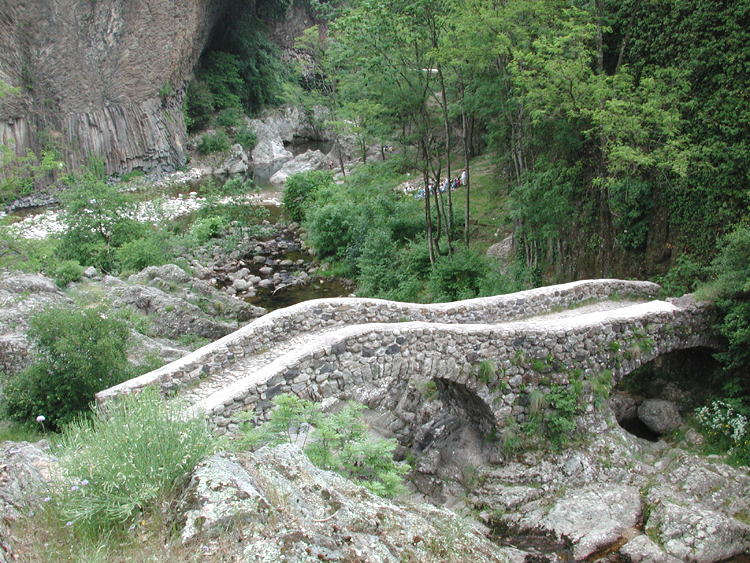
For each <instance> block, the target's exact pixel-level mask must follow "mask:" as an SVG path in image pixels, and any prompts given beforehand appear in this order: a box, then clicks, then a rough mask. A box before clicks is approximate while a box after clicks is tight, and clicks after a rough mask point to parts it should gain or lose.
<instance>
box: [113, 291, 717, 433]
mask: <svg viewBox="0 0 750 563" xmlns="http://www.w3.org/2000/svg"><path fill="white" fill-rule="evenodd" d="M614 288H617V289H616V290H615V289H614ZM654 288H656V289H658V286H654V285H653V284H645V283H644V282H622V281H619V280H597V281H589V282H576V283H575V284H565V285H564V286H552V287H549V288H540V290H533V291H532V292H522V293H519V294H513V295H509V296H499V297H495V298H486V299H478V300H469V301H465V302H458V303H451V304H442V305H433V306H426V305H413V304H404V303H393V302H387V301H380V300H357V299H346V300H341V299H340V300H320V301H317V302H312V303H311V302H308V303H306V304H302V306H295V307H290V308H289V309H290V310H286V311H281V312H280V313H277V314H276V315H274V314H273V313H272V314H270V315H268V316H266V317H263V318H261V319H259V320H258V321H256V322H255V323H253V324H252V325H248V327H245V328H244V329H241V330H240V331H238V333H235V335H230V336H229V337H225V338H224V339H222V340H220V341H218V342H217V343H214V344H213V345H210V350H208V351H207V350H201V351H198V352H196V353H194V354H191V355H190V356H189V357H187V358H185V359H183V360H180V361H178V362H175V363H174V364H173V365H170V366H165V368H162V369H161V370H157V371H156V372H152V373H151V374H147V375H146V376H143V377H142V378H139V379H136V380H133V381H131V382H128V383H127V384H125V385H123V386H120V387H119V388H113V389H112V390H108V391H107V392H104V393H102V394H100V395H99V397H98V398H99V399H100V400H102V401H104V400H106V399H107V398H108V397H111V396H112V395H114V394H116V393H118V392H123V391H128V390H132V389H138V388H139V387H142V386H143V385H146V384H149V383H155V382H156V383H159V384H161V386H162V388H163V389H164V390H170V389H174V388H175V387H177V388H179V387H180V386H181V385H184V382H185V381H196V382H198V383H199V384H200V383H201V381H202V378H204V377H210V376H212V375H213V373H214V372H219V373H221V372H222V371H227V370H228V369H229V368H228V367H223V366H227V365H229V364H232V363H233V362H235V361H236V358H237V357H238V356H240V355H241V354H247V352H245V351H244V350H243V348H242V346H244V344H245V343H247V342H249V344H248V346H249V347H250V349H253V350H257V348H258V347H263V346H273V340H272V337H273V335H282V334H284V333H290V332H294V331H295V330H297V329H299V327H300V326H301V327H304V326H306V325H305V323H308V324H307V326H309V323H310V322H313V321H319V322H329V321H330V322H333V323H340V324H341V325H343V326H342V328H340V329H337V330H331V331H328V332H323V333H319V334H316V335H315V338H313V339H311V340H308V341H306V342H305V343H304V344H302V345H299V346H297V347H294V348H291V349H290V350H288V351H286V353H284V354H282V355H280V356H279V357H277V358H276V359H274V360H273V361H271V362H270V363H268V364H267V365H265V366H263V367H261V368H260V369H255V370H252V371H251V372H248V373H242V374H241V375H240V376H239V377H235V378H234V379H233V380H232V381H231V382H229V383H227V384H226V385H222V386H221V388H220V389H219V390H217V391H215V392H213V393H211V394H210V395H208V396H203V397H200V398H199V400H198V401H197V402H196V406H197V407H200V408H201V409H203V410H204V411H205V412H206V413H207V414H208V416H209V417H210V418H211V420H213V421H214V422H215V423H216V425H217V426H218V427H219V428H221V429H226V430H228V431H230V432H231V431H232V430H233V428H234V426H233V425H234V424H235V422H234V421H235V419H236V417H237V415H238V414H239V412H240V411H246V410H250V411H254V412H255V413H256V415H257V416H258V418H260V419H263V418H264V417H266V416H267V415H268V412H269V410H270V408H271V406H272V404H271V399H272V398H273V396H275V395H277V394H279V393H285V392H288V393H294V394H297V395H300V396H303V397H307V398H310V399H313V400H323V399H327V398H331V397H336V398H350V397H351V398H357V399H358V400H361V401H362V402H365V403H366V404H368V405H370V406H374V407H377V408H380V409H382V410H385V411H389V412H392V413H393V415H394V416H395V418H396V419H397V420H394V424H393V428H394V432H395V433H396V434H397V435H399V436H400V437H402V438H406V437H407V436H408V434H409V433H410V432H411V429H410V425H411V424H412V421H413V418H414V409H415V408H418V405H416V404H415V403H414V401H404V400H402V399H403V398H404V397H406V396H407V395H408V396H413V395H415V393H414V390H415V389H418V388H419V387H420V386H423V385H424V384H425V383H426V382H429V381H435V383H436V385H439V386H440V389H441V390H442V391H443V395H444V397H445V401H446V403H447V404H448V407H449V408H450V407H451V406H452V407H453V408H456V409H458V408H462V409H464V411H465V412H466V413H467V416H469V417H471V418H473V419H475V421H476V423H477V424H478V425H480V426H481V427H487V430H488V431H489V430H491V428H492V427H493V426H496V427H498V428H501V427H503V426H504V425H505V424H507V423H508V421H509V420H514V419H515V420H517V421H519V422H522V421H524V420H525V419H526V417H528V415H529V411H528V405H526V404H525V402H524V397H526V396H527V395H528V394H529V393H530V391H531V390H533V389H537V388H538V389H541V390H542V391H544V392H546V391H549V390H550V389H551V388H553V387H554V386H557V387H558V388H560V387H561V388H570V389H573V387H574V386H576V385H578V386H581V385H582V386H583V387H582V389H583V400H584V401H590V402H594V401H595V399H596V397H595V396H594V395H595V393H596V391H597V389H600V388H601V381H602V377H601V375H602V374H607V373H609V375H610V381H611V384H615V383H616V382H617V381H619V380H620V379H621V378H622V377H623V376H624V375H625V374H627V373H630V372H631V371H632V370H634V369H636V368H637V367H639V366H640V365H642V364H643V363H645V362H648V361H650V360H652V359H653V358H655V357H657V356H659V355H660V354H664V353H666V352H668V351H671V350H676V349H681V348H690V347H695V346H715V343H713V342H712V341H711V340H710V338H709V337H708V336H707V335H708V334H709V330H708V328H709V325H710V324H711V322H712V318H711V311H710V308H709V307H708V306H705V305H702V304H697V303H694V302H693V301H692V300H691V299H683V300H675V301H673V302H666V301H658V300H652V301H648V302H644V303H639V304H634V305H633V304H627V305H628V306H624V307H622V308H619V309H616V310H597V311H594V312H585V311H584V312H581V313H580V314H576V315H571V316H567V317H563V318H560V317H559V316H555V315H547V316H544V315H542V316H539V313H538V311H541V312H542V313H545V312H546V313H549V312H551V311H552V310H553V309H554V308H556V307H561V306H563V307H564V306H569V305H570V304H571V303H572V304H576V303H581V302H585V301H587V300H590V299H591V297H590V296H591V295H592V294H594V295H600V296H601V297H600V299H606V298H607V297H608V296H610V295H612V293H613V292H616V291H619V292H625V291H628V290H629V291H630V292H631V293H638V292H640V295H642V296H649V297H650V296H652V295H653V294H654V292H655V289H654ZM584 289H585V291H584ZM587 294H588V295H589V297H586V298H584V297H583V296H584V295H587ZM519 302H520V303H525V304H529V303H531V304H533V306H531V305H530V306H529V307H530V310H533V311H535V313H530V314H531V315H534V314H536V315H537V316H532V317H531V318H523V317H524V316H527V315H526V313H525V312H523V311H518V310H517V307H518V303H519ZM509 311H515V312H509ZM300 313H304V314H302V315H301V316H300ZM311 319H312V320H311ZM345 319H348V320H349V321H350V322H351V323H352V324H349V325H348V326H346V322H347V321H346V320H345ZM415 319H416V320H415ZM334 326H335V325H334ZM269 335H270V336H269ZM253 337H254V338H253ZM279 337H280V336H279ZM488 365H489V366H492V369H491V370H487V369H484V368H483V367H482V366H488ZM597 384H598V385H597ZM399 433H401V434H399Z"/></svg>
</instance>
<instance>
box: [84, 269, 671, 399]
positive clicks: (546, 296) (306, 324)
mask: <svg viewBox="0 0 750 563" xmlns="http://www.w3.org/2000/svg"><path fill="white" fill-rule="evenodd" d="M658 291H659V286H658V285H656V284H653V283H650V282H638V281H623V280H586V281H578V282H572V283H568V284H563V285H556V286H549V287H542V288H537V289H532V290H528V291H522V292H518V293H513V294H508V295H499V296H495V297H485V298H477V299H470V300H466V301H459V302H455V303H440V304H431V305H419V304H412V303H399V302H394V301H386V300H382V299H361V298H340V299H319V300H313V301H306V302H304V303H300V304H298V305H294V306H291V307H287V308H285V309H280V310H277V311H274V312H272V313H269V314H268V315H265V316H264V317H261V318H260V319H257V320H255V321H253V322H252V323H250V324H249V325H247V326H245V327H243V328H241V329H239V330H237V331H235V332H233V333H232V334H230V335H227V336H225V337H224V338H221V339H220V340H217V341H216V342H213V343H211V344H209V345H207V346H204V347H202V348H200V349H199V350H196V351H195V352H193V353H191V354H189V355H187V356H185V357H184V358H181V359H180V360H177V361H175V362H172V363H170V364H168V365H166V366H164V367H162V368H160V369H158V370H155V371H152V372H149V373H147V374H144V375H142V376H140V377H138V378H135V379H132V380H130V381H127V382H125V383H122V384H120V385H118V386H116V387H112V388H110V389H107V390H105V391H102V392H100V393H99V394H97V400H98V401H99V402H100V403H101V402H104V401H106V400H107V399H109V398H110V397H112V396H115V395H117V394H119V393H128V392H132V391H137V390H139V389H141V388H143V387H145V386H148V385H153V384H159V385H160V387H161V389H162V391H163V392H165V393H174V392H178V391H179V389H180V388H181V387H183V386H192V385H199V384H200V381H201V380H202V379H205V378H206V377H209V376H211V375H212V374H217V373H222V372H226V371H228V370H230V369H232V367H233V366H234V365H235V364H236V362H237V361H238V360H241V359H242V358H244V357H246V356H252V355H255V354H258V353H259V352H261V351H264V350H267V349H270V348H272V347H273V346H275V345H276V344H277V343H278V342H285V341H287V340H289V339H290V338H292V337H295V336H299V335H303V334H305V333H309V332H312V331H317V330H321V329H331V328H335V327H345V326H350V325H361V324H371V323H407V322H424V323H444V324H497V323H503V322H508V321H512V320H517V319H523V318H527V317H532V316H535V315H541V314H545V313H549V312H552V311H555V310H561V309H566V308H569V307H574V306H576V305H581V304H584V303H589V302H593V301H602V300H605V299H612V298H618V297H619V298H624V297H631V298H633V297H635V298H642V299H652V298H654V297H655V296H656V294H657V293H658ZM399 326H401V325H399ZM482 330H486V329H482Z"/></svg>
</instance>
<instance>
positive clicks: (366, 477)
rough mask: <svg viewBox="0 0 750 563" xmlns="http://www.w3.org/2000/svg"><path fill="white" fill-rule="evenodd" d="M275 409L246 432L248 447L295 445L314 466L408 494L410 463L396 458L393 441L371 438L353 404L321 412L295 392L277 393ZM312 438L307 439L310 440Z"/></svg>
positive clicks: (385, 491) (382, 491) (385, 492)
mask: <svg viewBox="0 0 750 563" xmlns="http://www.w3.org/2000/svg"><path fill="white" fill-rule="evenodd" d="M273 402H274V403H275V404H276V408H275V409H274V410H273V411H272V413H271V418H270V420H269V421H268V422H267V423H266V424H264V425H263V426H261V427H259V428H255V429H251V430H249V431H246V432H245V441H246V443H247V444H248V445H250V446H251V447H252V446H257V445H261V444H275V445H276V444H281V443H284V442H288V443H296V442H299V441H302V447H303V448H304V451H305V453H306V454H307V455H308V457H309V458H310V461H311V462H312V463H314V464H315V465H316V466H318V467H321V468H323V469H328V470H331V471H336V472H338V473H340V474H341V475H343V476H345V477H347V478H349V479H353V480H354V481H357V482H358V483H360V484H361V485H364V486H365V487H367V488H368V489H369V490H370V491H372V492H374V493H375V494H378V495H381V496H395V495H398V494H401V493H402V492H405V490H406V488H405V487H404V484H403V481H402V478H401V477H402V475H404V474H405V473H406V472H408V471H409V466H408V465H405V464H397V463H395V462H394V461H393V450H394V449H395V448H396V441H395V440H377V441H375V440H372V439H371V438H370V437H369V431H368V429H367V425H366V424H365V423H364V422H363V421H362V417H361V413H362V410H363V409H364V408H365V407H364V406H363V405H359V404H356V403H353V402H349V403H347V405H346V406H345V407H344V408H343V409H341V411H339V412H338V413H335V414H334V413H328V414H323V413H321V412H320V406H319V405H318V404H315V403H312V402H311V401H307V400H305V399H301V398H299V397H296V396H294V395H288V394H284V395H279V396H277V397H275V398H274V400H273ZM308 442H309V443H308Z"/></svg>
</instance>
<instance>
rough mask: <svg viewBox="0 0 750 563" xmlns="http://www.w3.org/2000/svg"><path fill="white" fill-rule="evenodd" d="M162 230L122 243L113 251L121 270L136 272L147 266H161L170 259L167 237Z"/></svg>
mask: <svg viewBox="0 0 750 563" xmlns="http://www.w3.org/2000/svg"><path fill="white" fill-rule="evenodd" d="M165 234H167V233H165V232H164V231H161V232H160V231H153V232H150V233H147V236H145V237H142V238H138V239H135V240H131V241H129V242H126V243H124V244H123V245H121V246H120V247H119V248H118V249H117V250H116V251H115V259H116V261H117V264H118V267H119V268H120V269H121V270H122V271H135V272H138V271H140V270H142V269H143V268H147V267H148V266H161V265H162V264H166V263H167V262H169V260H170V256H171V252H170V249H169V242H168V239H169V237H168V236H166V237H165Z"/></svg>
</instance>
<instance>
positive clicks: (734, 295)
mask: <svg viewBox="0 0 750 563" xmlns="http://www.w3.org/2000/svg"><path fill="white" fill-rule="evenodd" d="M713 269H714V273H715V275H716V282H715V288H714V291H715V292H716V294H717V300H716V304H717V306H718V308H719V310H720V313H721V314H722V319H721V322H720V323H719V326H718V331H719V333H720V334H721V335H722V336H723V337H724V338H726V340H727V343H728V346H727V349H726V351H723V352H720V353H718V354H716V358H717V359H718V360H719V361H720V362H721V363H722V364H723V369H722V370H721V372H720V374H719V375H720V377H721V380H722V382H723V383H724V386H725V392H726V393H727V395H728V396H737V395H748V394H750V384H749V383H748V382H749V381H750V378H749V377H748V375H749V372H748V366H749V365H750V229H749V228H747V227H740V228H738V229H736V230H735V231H733V232H732V233H730V234H729V235H728V236H727V237H726V240H725V241H724V246H723V247H722V250H721V252H720V254H719V256H718V257H717V258H716V261H715V262H714V265H713Z"/></svg>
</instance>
